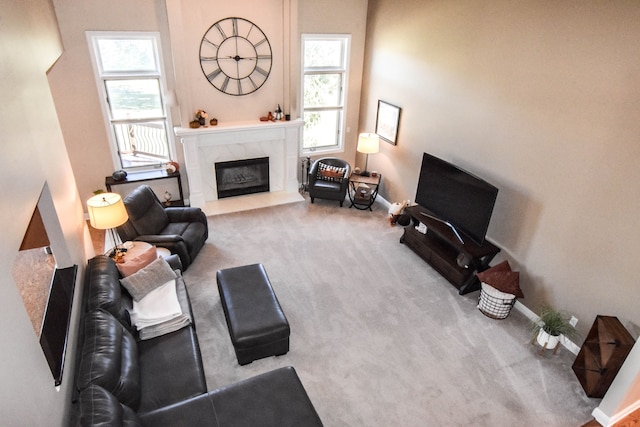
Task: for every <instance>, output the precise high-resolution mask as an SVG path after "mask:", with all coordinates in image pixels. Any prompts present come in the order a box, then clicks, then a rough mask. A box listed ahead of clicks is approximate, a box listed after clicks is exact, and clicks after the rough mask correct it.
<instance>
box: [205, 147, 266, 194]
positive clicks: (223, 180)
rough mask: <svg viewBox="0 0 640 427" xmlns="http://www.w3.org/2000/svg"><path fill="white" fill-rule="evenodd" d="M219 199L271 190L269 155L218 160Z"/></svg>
mask: <svg viewBox="0 0 640 427" xmlns="http://www.w3.org/2000/svg"><path fill="white" fill-rule="evenodd" d="M214 169H215V174H216V187H217V190H218V199H222V198H225V197H234V196H241V195H244V194H253V193H264V192H268V191H269V157H258V158H254V159H243V160H232V161H228V162H216V163H215V165H214Z"/></svg>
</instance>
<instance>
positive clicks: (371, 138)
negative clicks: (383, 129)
mask: <svg viewBox="0 0 640 427" xmlns="http://www.w3.org/2000/svg"><path fill="white" fill-rule="evenodd" d="M356 150H358V152H359V153H363V154H374V153H377V152H378V151H380V137H379V136H378V134H375V133H361V134H360V135H359V136H358V146H357V147H356Z"/></svg>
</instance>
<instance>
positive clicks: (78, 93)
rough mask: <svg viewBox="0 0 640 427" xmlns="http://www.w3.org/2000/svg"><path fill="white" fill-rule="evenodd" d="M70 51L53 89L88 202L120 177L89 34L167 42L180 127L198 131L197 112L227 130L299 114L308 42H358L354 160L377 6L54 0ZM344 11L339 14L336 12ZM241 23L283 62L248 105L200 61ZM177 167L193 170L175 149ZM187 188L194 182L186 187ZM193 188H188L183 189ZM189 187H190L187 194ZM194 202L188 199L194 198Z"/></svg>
mask: <svg viewBox="0 0 640 427" xmlns="http://www.w3.org/2000/svg"><path fill="white" fill-rule="evenodd" d="M53 2H54V4H55V8H56V14H57V16H58V20H59V22H60V31H61V35H62V39H63V43H64V47H65V51H64V53H63V55H62V57H61V59H60V60H59V61H58V63H57V64H56V66H55V67H54V68H53V70H52V72H51V75H50V80H51V85H52V92H53V94H54V99H55V101H56V108H57V110H58V114H59V117H60V122H61V124H62V129H63V133H64V138H65V142H66V144H67V147H68V150H69V156H70V158H71V163H72V165H73V171H74V174H75V176H76V180H77V181H78V189H79V192H80V195H81V197H82V199H83V200H86V199H87V198H89V197H90V196H91V194H92V192H93V191H94V190H96V189H100V188H102V189H104V177H105V176H109V175H111V173H113V170H114V166H113V162H112V160H111V154H110V151H109V142H108V139H107V132H106V128H105V125H104V123H103V116H102V111H101V110H100V104H99V99H98V92H97V89H96V85H95V80H94V77H93V69H92V66H91V61H90V57H89V50H88V46H87V41H86V37H85V31H90V30H120V31H159V32H160V34H161V37H162V44H163V46H162V47H163V51H164V60H165V71H166V72H167V74H168V89H170V90H175V94H176V98H177V102H178V105H177V106H176V107H174V108H172V111H171V112H172V118H173V122H174V125H175V126H188V123H189V121H190V120H192V119H193V114H194V112H195V111H196V110H197V109H204V110H206V111H207V112H208V113H209V115H210V117H216V118H218V119H219V120H220V121H221V122H233V121H248V120H257V119H259V117H260V116H264V115H266V114H267V112H268V111H273V110H274V109H275V107H276V105H277V104H278V103H280V104H281V106H282V107H283V109H284V110H285V112H291V113H292V116H293V117H297V116H298V115H299V105H298V104H299V97H300V90H299V85H300V72H299V67H300V62H299V54H298V52H300V43H299V40H300V33H302V32H318V33H327V32H336V33H347V34H352V55H351V57H352V61H351V79H350V81H349V86H348V88H349V93H348V105H349V111H348V114H347V118H346V124H347V128H348V129H349V132H348V133H347V135H346V141H347V147H346V149H345V153H343V154H341V156H342V157H344V158H346V159H348V160H349V161H353V159H354V157H355V148H354V147H355V141H356V138H357V128H358V118H359V102H360V83H361V76H362V64H363V57H364V43H365V28H366V13H367V1H366V0H357V1H351V2H348V3H346V4H345V3H344V2H340V1H337V0H328V1H324V2H322V4H318V2H313V1H310V0H266V1H265V0H260V1H258V0H247V1H243V2H236V3H228V4H225V3H217V4H215V5H212V4H210V3H207V2H201V3H194V2H187V1H185V0H166V1H165V0H135V1H131V0H115V1H111V2H98V1H83V2H80V3H78V4H76V3H77V2H68V1H63V0H53ZM338 9H340V10H341V13H340V14H336V13H335V10H338ZM228 16H238V17H242V18H245V19H248V20H250V21H252V22H254V23H256V24H257V25H258V26H259V27H260V28H261V29H262V30H263V31H264V32H265V34H266V35H267V36H268V38H269V41H270V43H271V46H272V50H273V54H274V61H273V68H272V70H271V74H270V76H269V79H268V80H267V82H266V83H265V84H264V86H263V87H261V88H260V90H258V91H256V92H255V93H253V94H250V95H246V96H230V95H225V94H223V93H221V92H219V91H218V90H217V89H215V88H214V87H213V86H211V85H210V84H209V83H208V82H207V80H206V79H205V77H204V76H203V74H202V70H201V69H200V64H199V59H198V52H199V50H198V49H199V46H200V42H201V39H202V36H203V34H204V33H205V32H206V31H207V29H208V28H209V27H210V26H211V25H212V24H213V23H214V22H216V21H217V20H219V19H222V18H225V17H228ZM175 149H176V153H175V160H177V161H178V162H182V161H183V155H182V147H181V146H180V144H179V143H176V144H175ZM185 179H186V178H185ZM183 181H184V180H183ZM186 191H187V188H186V186H185V192H186ZM185 195H186V196H187V197H188V194H186V193H185Z"/></svg>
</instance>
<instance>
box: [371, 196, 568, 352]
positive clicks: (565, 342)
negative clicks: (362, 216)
mask: <svg viewBox="0 0 640 427" xmlns="http://www.w3.org/2000/svg"><path fill="white" fill-rule="evenodd" d="M376 201H380V202H381V203H382V204H383V206H385V207H386V208H387V209H389V207H390V206H391V203H389V201H387V200H386V199H385V198H384V197H382V196H380V195H378V197H377V198H376ZM513 307H514V308H515V309H516V310H518V311H519V312H520V313H522V314H524V315H525V316H526V317H527V318H528V319H529V320H531V321H532V322H536V321H538V320H540V317H539V316H538V315H537V314H536V313H534V312H533V311H531V310H530V309H529V307H527V306H525V305H524V304H522V303H521V302H520V301H517V300H516V303H515V305H514V306H513ZM560 342H561V343H562V345H563V346H564V347H565V348H566V349H567V350H569V351H570V352H571V353H573V354H575V355H577V354H578V353H579V352H580V347H579V346H577V345H576V344H575V343H574V342H573V341H571V340H570V339H568V338H567V337H565V336H561V337H560Z"/></svg>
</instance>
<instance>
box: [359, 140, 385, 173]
mask: <svg viewBox="0 0 640 427" xmlns="http://www.w3.org/2000/svg"><path fill="white" fill-rule="evenodd" d="M356 150H357V151H358V153H363V154H366V155H367V158H366V160H365V163H364V170H363V171H362V172H360V175H362V176H369V175H370V173H369V171H367V166H368V164H369V154H375V153H377V152H378V151H380V137H379V136H378V135H377V134H375V133H361V134H360V135H359V136H358V146H357V147H356Z"/></svg>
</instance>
